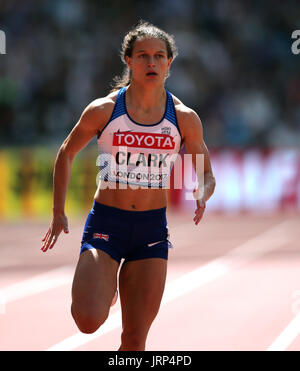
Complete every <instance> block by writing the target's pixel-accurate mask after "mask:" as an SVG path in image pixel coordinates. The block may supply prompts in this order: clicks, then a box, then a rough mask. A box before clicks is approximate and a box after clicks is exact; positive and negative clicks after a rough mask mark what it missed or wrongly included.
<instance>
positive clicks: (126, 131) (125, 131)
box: [117, 129, 132, 133]
mask: <svg viewBox="0 0 300 371" xmlns="http://www.w3.org/2000/svg"><path fill="white" fill-rule="evenodd" d="M129 131H132V130H124V131H120V129H118V131H117V133H128V132H129Z"/></svg>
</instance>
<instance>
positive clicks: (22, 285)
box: [0, 265, 74, 304]
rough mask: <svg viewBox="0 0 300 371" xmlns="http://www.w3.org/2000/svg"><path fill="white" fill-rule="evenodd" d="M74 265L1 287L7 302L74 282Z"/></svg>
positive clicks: (3, 298)
mask: <svg viewBox="0 0 300 371" xmlns="http://www.w3.org/2000/svg"><path fill="white" fill-rule="evenodd" d="M73 275H74V267H73V266H71V265H65V266H62V267H59V268H56V269H53V270H51V271H48V272H46V273H42V274H38V275H36V276H34V277H32V278H28V279H26V280H23V281H21V282H17V283H14V284H12V285H10V286H6V287H4V288H2V289H0V297H1V300H2V304H3V302H4V303H5V304H7V303H10V302H12V301H15V300H18V299H22V298H24V297H26V296H31V295H34V294H39V293H41V292H43V291H47V290H50V289H53V288H56V287H58V286H62V285H66V284H69V283H70V282H72V277H73Z"/></svg>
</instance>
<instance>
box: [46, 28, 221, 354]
mask: <svg viewBox="0 0 300 371" xmlns="http://www.w3.org/2000/svg"><path fill="white" fill-rule="evenodd" d="M175 56H176V47H175V43H174V39H173V37H172V36H171V35H169V34H167V33H166V32H164V31H162V30H161V29H159V28H157V27H155V26H153V25H151V24H149V23H146V22H143V21H141V22H140V23H139V24H138V26H137V27H136V28H134V29H133V30H131V31H130V32H128V34H127V35H126V36H125V38H124V41H123V45H122V60H123V62H124V63H125V71H124V73H123V76H122V77H121V78H120V79H119V81H117V82H116V85H115V88H114V89H113V90H112V92H111V93H110V94H108V95H107V96H106V97H104V98H100V99H96V100H95V101H93V102H92V103H90V104H89V105H88V106H87V107H86V109H85V110H84V111H83V113H82V115H81V117H80V120H79V121H78V123H77V124H76V125H75V127H74V128H73V129H72V131H71V133H70V134H69V136H68V137H67V138H66V139H65V141H64V142H63V144H62V146H61V147H60V149H59V151H58V154H57V158H56V161H55V167H54V175H53V177H54V185H53V187H54V190H53V192H54V194H53V199H54V201H53V218H52V222H51V225H50V227H49V230H48V232H47V233H46V235H45V237H44V239H43V241H44V243H43V246H42V249H41V250H42V251H43V252H46V251H47V250H48V249H51V248H52V247H53V246H54V244H55V243H56V241H57V238H58V236H59V234H60V233H61V231H62V230H63V231H64V232H65V233H68V221H67V217H66V215H65V212H64V204H65V198H66V192H67V187H68V183H69V179H70V174H71V168H72V162H73V160H74V157H75V155H76V154H77V153H78V152H79V151H80V150H82V149H83V148H84V147H85V146H86V145H87V144H88V142H89V141H90V140H91V139H92V138H93V137H94V136H96V135H97V138H98V146H99V150H100V156H99V164H100V181H99V183H98V189H97V191H96V193H95V196H94V201H93V207H92V209H91V211H90V212H89V214H88V217H87V220H86V223H85V227H84V232H83V237H82V243H81V252H80V257H79V261H78V265H77V268H76V271H75V276H74V281H73V286H72V306H71V313H72V316H73V318H74V320H75V322H76V324H77V326H78V328H79V330H80V331H82V332H83V333H93V332H95V331H96V330H97V329H98V328H99V327H100V326H101V325H102V324H103V323H104V321H105V320H106V319H107V317H108V314H109V310H110V306H111V304H112V302H113V299H115V298H116V293H117V274H118V268H119V265H120V261H121V259H122V258H124V259H125V260H124V262H123V264H122V267H121V269H120V272H119V293H120V300H121V308H122V335H121V346H120V348H119V350H145V346H146V338H147V334H148V331H149V329H150V326H151V324H152V322H153V320H154V318H155V317H156V315H157V313H158V310H159V307H160V303H161V299H162V295H163V291H164V286H165V280H166V270H167V259H168V248H169V247H170V246H171V243H170V242H169V240H168V226H167V220H166V205H167V197H166V189H165V188H164V187H163V185H164V184H165V182H166V180H167V179H168V177H169V173H170V168H171V166H170V159H171V157H172V155H174V154H177V153H178V152H179V150H180V148H181V144H182V143H184V144H185V146H186V150H187V153H190V154H192V157H193V163H194V158H195V157H196V156H195V155H196V154H203V155H204V182H202V183H203V187H202V193H201V194H202V197H201V198H200V197H196V204H197V208H196V210H195V217H194V222H195V224H196V225H197V224H198V223H199V221H200V220H201V218H202V215H203V212H204V209H205V203H206V201H207V200H208V199H209V198H210V196H211V195H212V194H213V191H214V188H215V180H214V176H213V173H212V169H211V164H210V159H209V154H208V150H207V147H206V145H205V143H204V141H203V130H202V124H201V121H200V119H199V117H198V116H197V114H196V113H195V112H194V111H193V110H192V109H190V108H188V107H187V106H185V105H184V104H183V103H182V102H181V101H180V100H179V99H177V98H176V97H174V96H173V95H171V94H170V93H169V92H168V91H167V90H165V88H164V84H165V80H166V78H167V76H168V73H169V69H170V66H171V63H172V60H173V59H174V58H175ZM194 166H195V164H194ZM152 173H153V174H152ZM199 183H200V182H199Z"/></svg>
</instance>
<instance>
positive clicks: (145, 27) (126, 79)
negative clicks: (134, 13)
mask: <svg viewBox="0 0 300 371" xmlns="http://www.w3.org/2000/svg"><path fill="white" fill-rule="evenodd" d="M143 37H149V38H156V39H160V40H163V41H164V42H165V43H166V47H167V56H168V58H173V59H174V58H175V57H176V56H177V55H178V51H177V47H176V45H175V40H174V37H173V35H170V34H168V33H167V32H165V31H163V30H162V29H160V28H158V27H156V26H154V25H153V24H151V23H149V22H146V21H143V20H140V21H139V23H138V24H137V26H136V27H134V28H133V29H132V30H130V31H129V32H128V33H127V34H126V35H125V37H124V40H123V43H122V49H121V53H120V55H121V60H122V62H123V63H124V64H125V68H124V70H123V73H122V75H121V76H115V77H114V79H113V83H112V89H111V92H113V91H116V90H119V89H120V88H122V87H123V86H127V85H129V84H130V80H131V72H130V70H129V68H128V66H127V63H126V60H125V57H126V56H128V57H131V55H132V50H133V47H134V43H135V41H136V40H139V39H142V38H143Z"/></svg>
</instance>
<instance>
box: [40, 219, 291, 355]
mask: <svg viewBox="0 0 300 371" xmlns="http://www.w3.org/2000/svg"><path fill="white" fill-rule="evenodd" d="M291 223H292V222H291V221H285V222H282V223H280V224H278V225H276V226H275V227H272V228H270V229H269V230H267V231H266V232H264V233H262V234H260V235H258V236H257V237H254V238H252V239H251V240H249V241H247V242H246V243H244V244H242V245H240V246H238V247H236V248H235V249H233V250H231V251H230V252H228V253H227V254H225V255H224V256H222V257H220V258H217V259H215V260H213V261H212V262H211V263H208V264H205V265H204V266H201V267H200V268H197V269H195V270H193V271H192V272H190V273H187V274H184V275H183V276H181V277H179V278H177V279H175V280H174V281H172V282H170V283H167V284H166V287H165V292H164V296H163V299H162V302H161V305H165V304H167V303H169V302H171V301H172V300H175V299H177V298H179V297H180V296H182V295H184V294H186V293H188V292H190V291H192V290H194V289H196V288H199V287H200V286H203V285H205V284H207V283H209V282H212V281H213V280H216V279H217V278H219V277H221V276H224V275H225V274H226V273H228V272H229V271H230V270H232V269H236V268H238V267H241V266H242V265H245V264H248V263H250V262H251V261H253V260H255V259H257V258H259V257H261V256H262V255H264V254H266V253H268V252H270V251H272V250H275V249H278V248H279V247H281V246H282V245H284V244H285V243H286V242H287V241H288V240H289V238H290V236H291V233H287V227H288V225H289V224H291ZM121 325H122V323H121V310H119V311H118V312H115V313H114V314H113V315H111V316H109V317H108V319H107V320H106V322H105V323H104V324H103V325H102V326H101V327H100V328H99V330H97V331H96V332H94V333H93V334H82V333H77V334H75V335H73V336H70V337H68V338H66V339H65V340H62V341H61V342H59V343H57V344H56V345H54V346H52V347H50V348H49V349H47V350H49V351H67V350H72V349H75V348H78V347H80V346H82V345H84V344H86V343H88V342H89V341H92V340H94V339H96V338H98V337H100V336H102V335H104V334H106V333H107V332H109V331H112V330H114V329H116V328H118V327H121Z"/></svg>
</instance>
